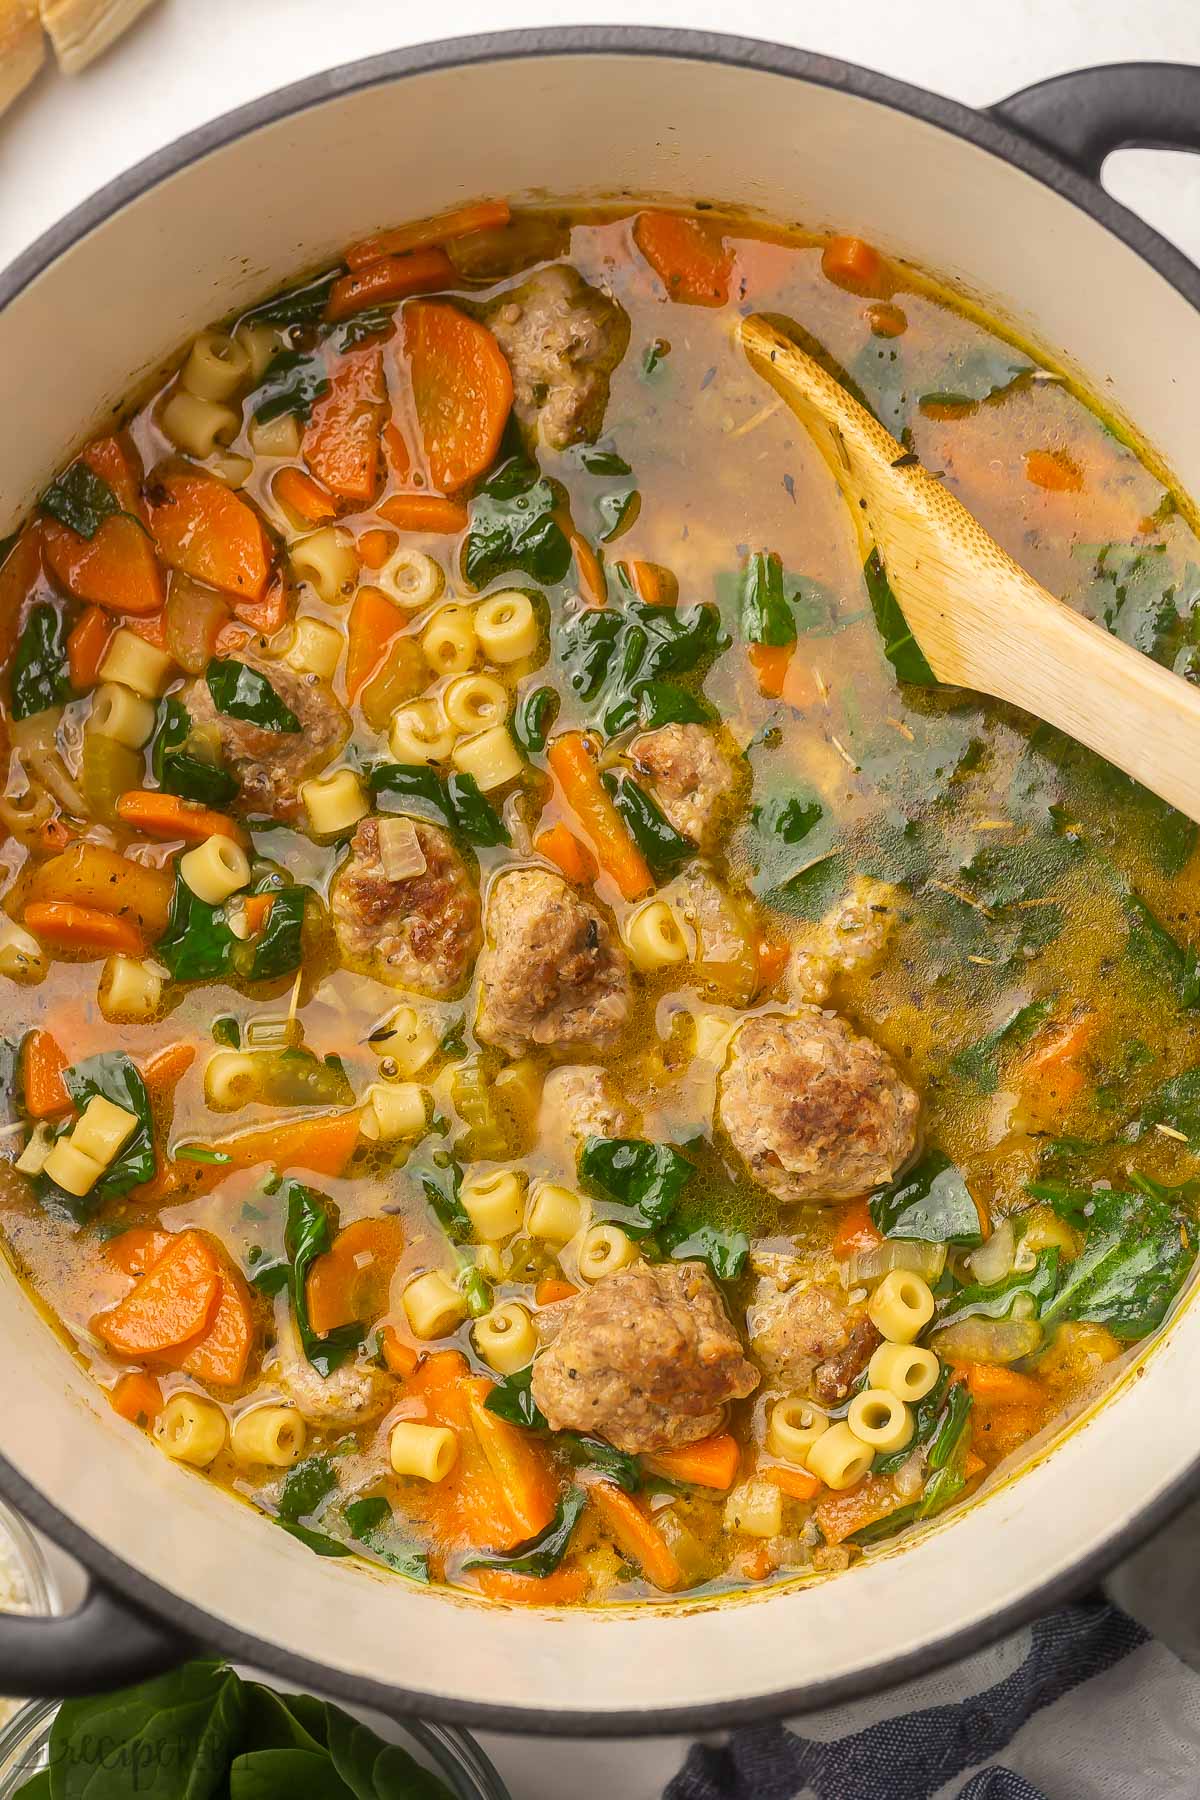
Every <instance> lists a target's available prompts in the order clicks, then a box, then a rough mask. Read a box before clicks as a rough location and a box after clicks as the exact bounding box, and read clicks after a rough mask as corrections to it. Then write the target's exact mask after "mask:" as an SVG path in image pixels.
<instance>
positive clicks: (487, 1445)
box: [465, 1376, 558, 1539]
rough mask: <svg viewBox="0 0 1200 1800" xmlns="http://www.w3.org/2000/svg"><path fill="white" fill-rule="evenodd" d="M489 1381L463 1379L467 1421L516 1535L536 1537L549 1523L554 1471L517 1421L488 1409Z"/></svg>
mask: <svg viewBox="0 0 1200 1800" xmlns="http://www.w3.org/2000/svg"><path fill="white" fill-rule="evenodd" d="M492 1385H493V1384H492V1383H491V1382H490V1381H489V1380H488V1379H487V1377H486V1376H474V1377H469V1378H468V1380H467V1381H466V1383H465V1387H466V1389H467V1392H468V1395H469V1406H470V1419H471V1425H472V1427H473V1428H474V1431H475V1435H476V1437H477V1438H478V1439H479V1442H480V1444H481V1445H482V1447H483V1454H484V1455H485V1457H486V1458H487V1461H488V1467H489V1468H490V1469H491V1471H492V1474H493V1475H494V1476H495V1478H496V1480H497V1481H498V1482H499V1484H500V1488H501V1491H502V1493H503V1495H504V1499H505V1504H506V1505H507V1506H508V1509H509V1511H510V1512H511V1513H512V1517H513V1523H514V1525H515V1526H516V1529H517V1531H518V1532H519V1534H520V1537H521V1538H522V1539H524V1538H531V1537H536V1536H537V1534H538V1532H539V1531H544V1530H545V1529H546V1527H547V1525H549V1523H550V1521H551V1520H552V1519H553V1517H554V1512H555V1508H556V1506H557V1504H558V1489H557V1484H556V1483H555V1480H554V1472H553V1470H552V1468H551V1466H550V1461H549V1458H548V1457H547V1455H546V1453H545V1451H544V1450H543V1449H542V1446H541V1445H540V1444H539V1442H538V1441H537V1439H536V1438H534V1437H531V1436H530V1434H529V1432H527V1431H522V1429H521V1427H520V1426H519V1425H510V1424H509V1422H508V1420H507V1419H502V1418H501V1417H500V1415H499V1413H494V1412H489V1411H488V1408H487V1407H486V1405H485V1404H484V1402H485V1401H486V1400H487V1397H488V1395H489V1393H490V1392H491V1390H492Z"/></svg>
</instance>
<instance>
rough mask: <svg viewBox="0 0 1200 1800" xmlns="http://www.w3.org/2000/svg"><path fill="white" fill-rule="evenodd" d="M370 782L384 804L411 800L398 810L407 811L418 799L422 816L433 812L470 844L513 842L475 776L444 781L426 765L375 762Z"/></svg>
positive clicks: (456, 776)
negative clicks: (394, 799)
mask: <svg viewBox="0 0 1200 1800" xmlns="http://www.w3.org/2000/svg"><path fill="white" fill-rule="evenodd" d="M367 781H368V785H369V786H370V789H371V793H372V795H373V796H374V797H375V798H376V799H377V800H379V801H380V802H381V803H382V801H383V799H384V798H385V797H386V796H390V795H395V796H396V797H398V798H399V799H401V800H404V801H407V802H408V803H409V804H408V805H407V806H400V807H397V808H396V809H395V810H396V811H398V812H408V811H409V810H410V809H412V803H413V802H417V806H416V808H415V810H416V811H417V812H418V814H419V815H423V816H427V815H428V814H429V813H433V814H434V815H435V816H437V817H440V818H441V819H443V820H444V821H445V823H446V824H447V825H449V826H450V828H451V830H452V831H457V832H459V833H461V835H462V836H463V837H464V838H466V840H467V842H468V843H470V844H479V845H482V846H484V847H488V846H491V845H494V844H507V843H510V842H511V839H510V837H509V834H508V827H507V826H506V825H505V823H504V820H503V819H502V818H501V817H500V814H499V813H498V812H497V811H496V809H495V807H494V806H493V805H492V803H491V801H490V800H489V799H488V798H487V797H486V795H485V794H483V793H482V792H481V790H480V787H479V783H478V782H477V781H476V780H475V777H474V776H473V775H451V776H450V777H449V778H448V779H447V780H446V781H443V780H442V778H441V776H440V775H439V774H438V773H437V770H436V769H430V768H426V767H425V766H424V765H423V764H418V763H376V765H375V767H374V768H373V769H371V770H370V772H369V774H368V777H367ZM385 810H388V811H390V810H391V809H390V808H385Z"/></svg>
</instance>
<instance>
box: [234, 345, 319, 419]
mask: <svg viewBox="0 0 1200 1800" xmlns="http://www.w3.org/2000/svg"><path fill="white" fill-rule="evenodd" d="M328 392H329V377H328V375H327V374H326V373H325V363H324V359H323V358H322V357H319V356H306V355H304V353H303V352H302V351H300V350H278V351H276V353H275V355H274V356H273V357H272V358H271V360H270V362H269V363H268V364H267V367H266V371H265V373H264V375H263V378H262V382H261V384H260V386H259V387H258V389H257V390H256V392H255V394H254V395H253V396H252V403H253V404H252V410H253V413H254V417H255V420H256V421H257V422H258V424H260V425H269V424H270V422H271V420H272V419H282V418H283V417H284V415H285V414H286V413H291V414H292V415H293V416H294V417H295V418H297V419H298V420H299V421H300V423H301V424H302V425H307V423H308V421H309V419H310V418H311V417H312V409H313V407H314V406H315V405H316V403H317V401H318V400H320V399H322V398H323V397H324V396H325V395H326V394H327V393H328Z"/></svg>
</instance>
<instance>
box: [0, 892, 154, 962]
mask: <svg viewBox="0 0 1200 1800" xmlns="http://www.w3.org/2000/svg"><path fill="white" fill-rule="evenodd" d="M25 923H26V925H27V926H28V927H29V929H30V931H32V933H33V935H34V937H37V938H40V939H41V940H42V942H43V943H44V944H51V945H52V946H53V947H54V949H56V950H75V951H78V952H80V953H81V954H84V955H88V954H90V953H92V952H95V953H96V954H99V953H100V952H102V951H103V952H104V953H105V954H107V953H108V952H109V951H118V952H120V953H121V954H122V955H124V956H141V954H142V953H143V951H144V950H145V948H146V942H145V939H144V938H143V937H142V934H141V932H140V931H139V930H138V928H137V926H136V925H135V924H134V923H133V922H132V920H130V919H122V918H118V916H117V914H116V913H109V912H101V911H100V909H99V907H96V906H76V905H74V904H73V903H72V902H71V901H69V900H35V901H33V902H32V903H31V904H30V905H28V906H27V907H26V908H25Z"/></svg>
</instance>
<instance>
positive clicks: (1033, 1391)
mask: <svg viewBox="0 0 1200 1800" xmlns="http://www.w3.org/2000/svg"><path fill="white" fill-rule="evenodd" d="M954 1372H955V1374H956V1375H960V1376H961V1377H962V1378H963V1380H964V1381H965V1382H966V1384H967V1387H968V1388H969V1389H970V1392H971V1397H972V1399H974V1400H978V1401H979V1402H980V1404H981V1405H986V1406H1040V1405H1043V1404H1044V1403H1045V1399H1046V1390H1045V1389H1044V1388H1043V1386H1042V1384H1041V1382H1040V1381H1035V1380H1034V1378H1033V1376H1032V1375H1021V1374H1019V1373H1018V1372H1017V1370H1016V1369H1006V1368H1005V1367H1004V1366H1003V1364H1001V1363H980V1362H972V1363H955V1365H954Z"/></svg>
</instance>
